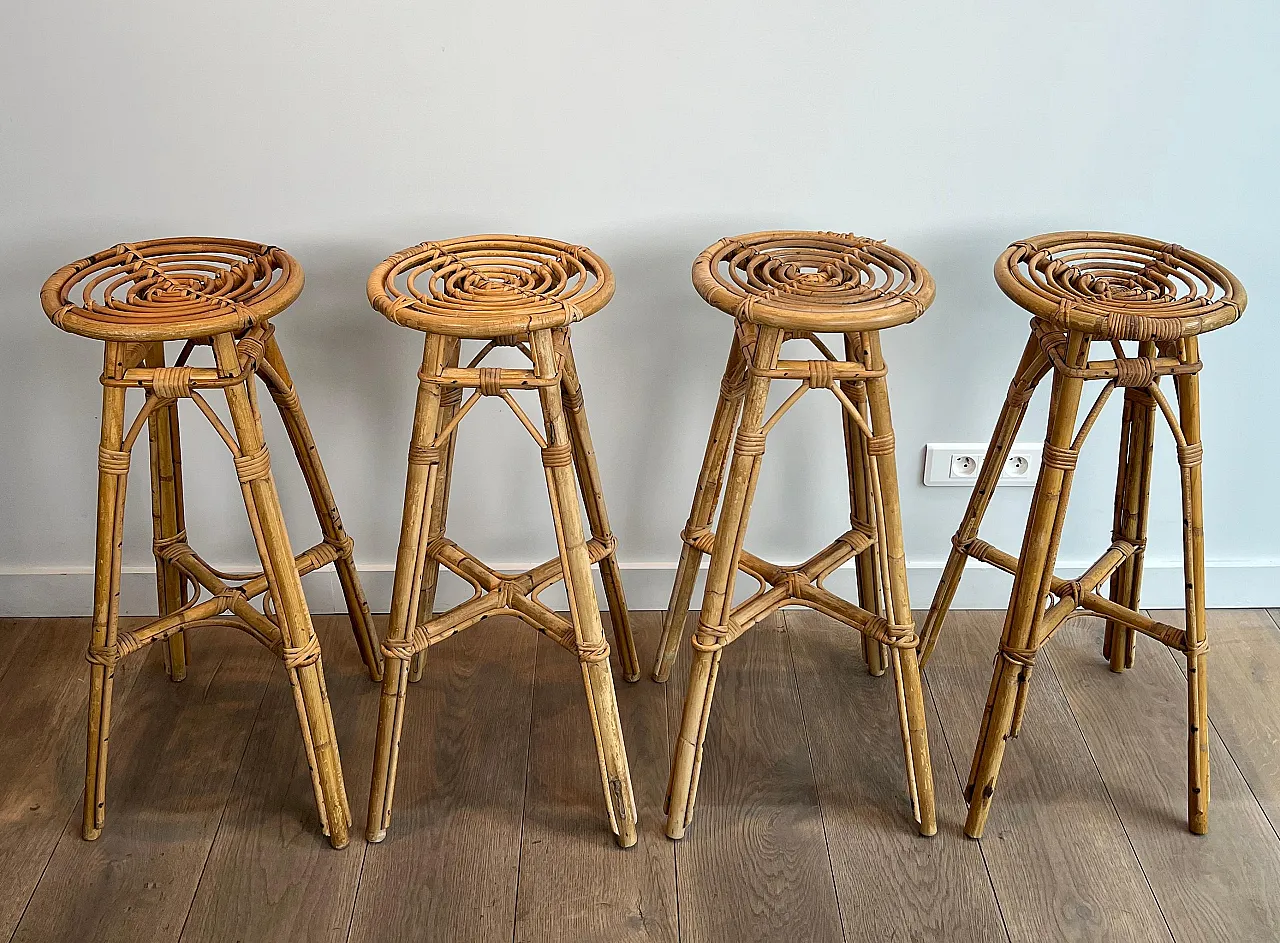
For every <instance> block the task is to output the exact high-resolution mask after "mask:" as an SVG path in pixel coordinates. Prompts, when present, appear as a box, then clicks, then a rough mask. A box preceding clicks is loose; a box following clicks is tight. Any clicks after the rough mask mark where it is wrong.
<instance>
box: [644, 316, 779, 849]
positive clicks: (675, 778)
mask: <svg viewBox="0 0 1280 943" xmlns="http://www.w3.org/2000/svg"><path fill="white" fill-rule="evenodd" d="M782 340H783V335H782V331H780V330H779V329H777V328H773V327H761V328H760V329H759V331H758V333H757V335H756V341H755V351H754V355H753V360H754V364H755V367H756V368H757V370H769V369H772V368H773V367H774V366H775V365H776V364H777V361H778V351H779V349H780V348H781V347H782ZM744 354H745V352H744ZM768 396H769V378H768V377H767V376H761V375H759V374H757V375H754V376H749V377H748V379H747V390H746V398H745V400H744V402H743V405H742V418H741V420H740V422H739V424H738V432H737V435H736V436H735V438H734V444H733V457H732V458H731V459H730V465H729V480H728V482H727V483H726V485H725V494H724V502H723V503H722V505H721V507H720V519H719V521H718V523H717V524H716V542H715V547H714V549H713V550H712V553H711V567H710V569H709V570H708V571H707V585H706V591H705V593H704V595H703V600H702V612H701V614H700V616H699V619H698V628H697V630H696V631H695V634H694V637H693V649H694V652H693V664H692V666H691V668H690V671H689V689H688V691H687V692H686V694H685V701H684V714H683V716H682V718H681V720H680V731H679V734H678V736H677V738H676V746H675V754H674V756H673V757H672V760H671V777H670V780H669V782H668V784H667V801H666V806H665V811H666V813H667V835H668V836H669V837H671V838H683V837H684V833H685V830H686V829H687V828H688V827H689V823H690V822H691V821H692V819H693V805H694V800H695V799H696V798H697V792H698V776H699V773H700V771H701V766H702V747H703V741H704V740H705V738H706V735H707V721H708V718H709V717H710V713H711V698H712V695H713V693H714V691H715V682H716V673H717V671H718V670H719V667H720V656H721V654H722V653H723V641H724V638H725V636H726V635H727V633H728V631H729V613H730V612H731V611H732V609H733V584H734V579H735V577H736V576H737V572H738V560H739V558H740V556H741V553H742V540H743V537H744V536H745V535H746V530H747V519H748V517H749V515H750V510H751V499H752V497H753V495H754V493H755V487H756V480H757V479H758V477H759V474H760V460H761V456H763V454H764V435H763V434H762V433H761V431H760V428H761V425H762V422H763V419H764V410H765V401H766V399H767V398H768ZM721 404H722V406H723V405H724V399H723V398H722V399H721ZM719 418H720V410H717V419H719ZM713 435H714V433H713ZM726 438H727V436H726ZM708 451H710V450H708Z"/></svg>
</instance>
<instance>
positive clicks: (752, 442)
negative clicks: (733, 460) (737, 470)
mask: <svg viewBox="0 0 1280 943" xmlns="http://www.w3.org/2000/svg"><path fill="white" fill-rule="evenodd" d="M764 438H765V437H764V433H763V432H748V431H747V430H746V429H739V430H738V434H737V435H736V436H734V439H733V454H735V455H763V454H764Z"/></svg>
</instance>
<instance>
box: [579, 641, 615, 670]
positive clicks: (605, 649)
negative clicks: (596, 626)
mask: <svg viewBox="0 0 1280 943" xmlns="http://www.w3.org/2000/svg"><path fill="white" fill-rule="evenodd" d="M608 658H609V643H608V642H607V641H605V639H604V637H603V636H602V637H601V638H600V641H599V642H597V643H596V644H595V645H591V646H588V645H587V643H586V642H579V643H578V661H580V662H582V663H583V664H584V665H594V664H596V663H597V662H601V661H607V660H608Z"/></svg>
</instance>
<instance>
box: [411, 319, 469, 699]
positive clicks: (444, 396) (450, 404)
mask: <svg viewBox="0 0 1280 943" xmlns="http://www.w3.org/2000/svg"><path fill="white" fill-rule="evenodd" d="M461 348H462V342H461V341H459V340H458V339H457V338H456V337H450V338H446V340H445V365H446V366H449V367H456V366H457V365H458V357H459V355H460V353H461ZM461 402H462V390H461V389H460V388H456V387H455V388H452V389H447V390H444V391H442V392H441V394H440V409H439V412H438V414H437V420H436V437H437V438H439V436H440V433H441V431H443V430H444V428H445V426H447V425H448V424H449V421H450V420H451V419H453V415H454V413H455V412H456V411H457V409H458V405H459V404H460V403H461ZM457 442H458V430H457V429H454V430H453V431H452V432H450V433H449V437H448V438H447V439H446V440H445V441H444V442H441V443H440V467H439V469H437V471H436V487H435V491H433V492H432V498H431V517H430V518H429V519H428V521H427V543H428V544H429V543H431V541H433V540H435V539H436V538H437V537H439V536H441V535H442V534H444V528H445V522H446V521H447V519H448V516H449V485H450V483H451V482H452V481H453V453H454V448H455V446H456V445H457ZM439 585H440V564H439V562H437V561H436V560H426V561H424V562H423V566H422V588H421V589H420V590H419V592H418V625H422V624H423V623H424V622H427V621H429V620H430V619H431V617H432V616H433V615H435V608H436V588H437V587H438V586H439ZM426 666H427V653H426V652H425V651H423V652H418V653H417V654H416V655H414V656H413V666H412V667H411V668H410V669H409V681H410V683H413V682H417V681H421V680H422V672H423V671H424V670H425V669H426Z"/></svg>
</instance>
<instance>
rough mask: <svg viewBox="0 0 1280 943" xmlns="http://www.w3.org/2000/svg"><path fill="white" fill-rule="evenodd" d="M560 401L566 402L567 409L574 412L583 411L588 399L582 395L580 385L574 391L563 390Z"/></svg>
mask: <svg viewBox="0 0 1280 943" xmlns="http://www.w3.org/2000/svg"><path fill="white" fill-rule="evenodd" d="M560 401H561V402H562V403H564V408H565V409H567V410H569V411H570V412H573V413H577V412H581V411H582V407H583V406H585V405H586V399H585V398H584V397H583V395H582V387H578V388H577V389H576V390H574V391H573V392H572V393H569V392H561V394H560Z"/></svg>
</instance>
